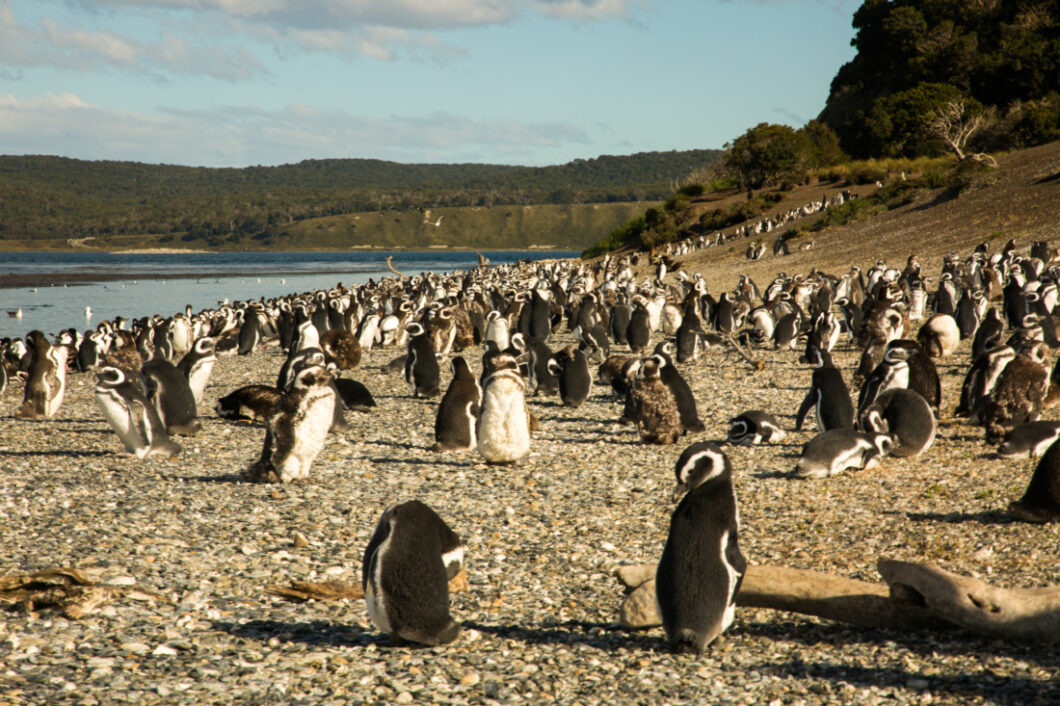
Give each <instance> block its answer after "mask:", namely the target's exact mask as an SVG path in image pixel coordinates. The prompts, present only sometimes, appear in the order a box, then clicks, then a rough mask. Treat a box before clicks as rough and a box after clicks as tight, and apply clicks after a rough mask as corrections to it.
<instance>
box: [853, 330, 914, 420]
mask: <svg viewBox="0 0 1060 706" xmlns="http://www.w3.org/2000/svg"><path fill="white" fill-rule="evenodd" d="M908 361H909V352H908V351H907V350H906V349H905V348H901V347H897V346H890V345H888V346H887V349H886V350H885V351H884V353H883V360H881V361H880V364H879V365H877V366H876V367H875V368H874V369H873V371H872V373H870V374H869V376H868V377H867V378H865V383H864V384H863V385H862V386H861V390H860V391H859V392H858V416H859V417H860V415H861V413H862V412H863V411H864V410H865V409H866V408H868V406H869V405H870V404H872V403H873V402H875V401H876V398H877V397H879V396H880V395H881V394H883V393H884V392H885V391H887V390H891V389H894V388H897V387H900V388H903V389H904V388H908V387H909V362H908Z"/></svg>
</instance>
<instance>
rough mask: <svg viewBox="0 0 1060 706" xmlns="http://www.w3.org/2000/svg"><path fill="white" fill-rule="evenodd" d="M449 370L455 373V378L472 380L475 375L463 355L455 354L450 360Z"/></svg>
mask: <svg viewBox="0 0 1060 706" xmlns="http://www.w3.org/2000/svg"><path fill="white" fill-rule="evenodd" d="M449 370H450V371H451V372H452V373H453V379H454V380H470V379H473V378H474V376H473V375H472V374H471V366H469V365H468V364H467V361H466V360H464V357H463V356H460V355H458V356H454V357H453V359H452V360H451V361H449Z"/></svg>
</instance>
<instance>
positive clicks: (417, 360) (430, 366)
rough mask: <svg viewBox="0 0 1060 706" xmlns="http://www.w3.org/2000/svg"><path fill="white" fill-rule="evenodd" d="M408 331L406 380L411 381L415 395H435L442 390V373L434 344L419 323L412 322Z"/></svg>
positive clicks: (410, 386)
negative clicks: (440, 382)
mask: <svg viewBox="0 0 1060 706" xmlns="http://www.w3.org/2000/svg"><path fill="white" fill-rule="evenodd" d="M406 331H407V332H408V336H409V338H408V356H407V357H406V358H405V380H406V381H408V383H409V389H410V390H411V391H412V396H413V397H419V396H420V395H423V396H424V397H434V396H435V395H437V394H439V392H440V389H439V377H440V375H441V370H440V368H439V367H438V356H437V354H436V353H435V351H434V345H433V344H432V343H431V339H430V336H428V335H427V333H426V331H424V328H423V326H421V325H420V324H419V323H417V322H415V321H414V322H412V323H410V324H409V325H408V326H407V327H406Z"/></svg>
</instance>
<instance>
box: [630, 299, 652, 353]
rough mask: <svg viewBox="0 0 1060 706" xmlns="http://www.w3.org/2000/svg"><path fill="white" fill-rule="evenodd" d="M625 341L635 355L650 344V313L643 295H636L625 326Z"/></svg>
mask: <svg viewBox="0 0 1060 706" xmlns="http://www.w3.org/2000/svg"><path fill="white" fill-rule="evenodd" d="M626 342H627V343H629V349H630V351H632V352H633V353H634V354H637V355H639V354H640V353H643V352H644V350H645V349H647V347H648V346H649V345H651V315H650V314H649V313H648V308H647V302H646V301H645V299H644V297H637V298H636V300H635V302H634V307H633V312H632V313H631V314H630V316H629V325H628V326H627V327H626Z"/></svg>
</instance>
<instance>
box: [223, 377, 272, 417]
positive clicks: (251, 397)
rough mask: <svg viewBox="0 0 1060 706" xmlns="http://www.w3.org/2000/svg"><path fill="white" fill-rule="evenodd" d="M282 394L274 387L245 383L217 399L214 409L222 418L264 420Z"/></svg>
mask: <svg viewBox="0 0 1060 706" xmlns="http://www.w3.org/2000/svg"><path fill="white" fill-rule="evenodd" d="M282 396H283V395H282V393H281V392H280V391H279V390H277V389H276V388H275V387H270V386H268V385H246V386H244V387H241V388H239V389H238V390H236V391H234V392H231V393H229V394H227V395H225V396H224V397H222V398H221V399H219V400H217V405H216V406H215V407H214V411H216V412H217V416H218V417H221V418H222V419H231V420H232V421H240V422H244V421H246V422H251V421H255V422H264V421H265V420H266V419H268V417H269V414H270V413H271V412H272V410H273V408H274V407H276V404H277V403H278V402H279V401H280V398H281V397H282Z"/></svg>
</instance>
